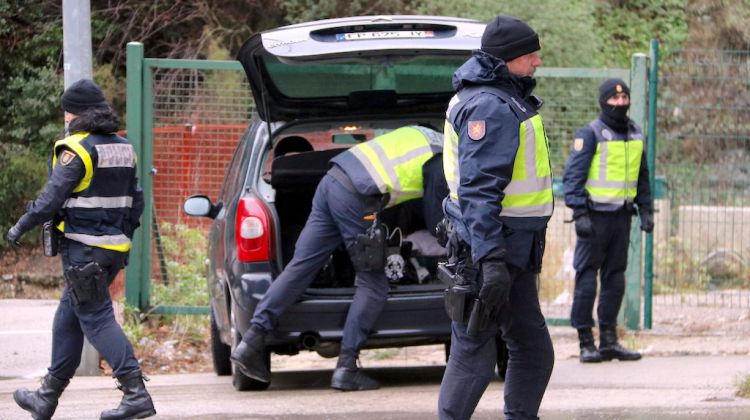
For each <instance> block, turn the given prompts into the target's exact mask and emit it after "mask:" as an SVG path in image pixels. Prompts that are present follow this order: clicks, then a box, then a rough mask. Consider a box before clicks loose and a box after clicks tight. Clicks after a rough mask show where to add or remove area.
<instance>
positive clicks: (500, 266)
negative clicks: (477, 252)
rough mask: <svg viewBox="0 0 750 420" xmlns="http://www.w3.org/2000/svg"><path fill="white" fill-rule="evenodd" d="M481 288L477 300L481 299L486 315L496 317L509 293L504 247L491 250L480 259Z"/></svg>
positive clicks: (506, 300) (508, 275)
mask: <svg viewBox="0 0 750 420" xmlns="http://www.w3.org/2000/svg"><path fill="white" fill-rule="evenodd" d="M481 269H482V288H481V289H479V300H481V301H482V303H483V306H484V310H485V313H486V315H487V316H488V317H489V318H491V319H497V316H498V315H499V314H500V310H501V309H502V308H503V306H504V305H505V304H506V303H507V302H508V296H509V295H510V286H511V281H510V273H508V267H506V266H505V249H501V250H495V251H492V252H491V253H490V254H489V255H487V256H486V257H484V258H483V259H482V261H481Z"/></svg>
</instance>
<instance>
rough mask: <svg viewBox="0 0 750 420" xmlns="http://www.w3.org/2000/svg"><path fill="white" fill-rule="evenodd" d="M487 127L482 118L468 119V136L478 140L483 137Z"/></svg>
mask: <svg viewBox="0 0 750 420" xmlns="http://www.w3.org/2000/svg"><path fill="white" fill-rule="evenodd" d="M486 132H487V127H486V124H485V122H484V120H477V121H469V138H470V139H472V140H474V141H479V140H482V139H483V138H484V135H485V133H486Z"/></svg>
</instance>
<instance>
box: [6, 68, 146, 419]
mask: <svg viewBox="0 0 750 420" xmlns="http://www.w3.org/2000/svg"><path fill="white" fill-rule="evenodd" d="M62 106H63V110H64V111H65V124H66V127H67V128H66V132H67V133H69V135H68V136H67V137H66V138H64V139H63V140H60V141H58V142H56V143H55V147H54V151H53V154H52V159H51V165H50V174H49V178H48V180H47V184H46V185H45V186H44V189H43V191H42V193H41V194H40V195H39V196H38V197H37V198H36V200H34V202H32V203H30V204H29V206H28V208H27V211H26V213H25V214H24V215H23V216H22V217H21V218H20V219H19V220H18V222H17V223H16V224H15V225H14V226H13V227H12V228H11V229H10V230H9V231H8V233H7V234H6V239H7V240H8V241H9V242H10V244H11V245H12V246H14V247H15V246H20V243H19V238H20V237H21V235H23V234H24V233H25V232H27V231H28V230H30V229H32V228H33V227H34V226H37V225H40V224H42V223H45V222H48V221H53V223H52V224H53V225H54V226H55V227H54V228H50V229H45V230H48V232H49V231H52V232H56V235H53V236H55V238H54V239H53V238H51V237H49V236H48V237H46V238H45V254H55V252H54V248H56V245H57V244H58V242H57V241H58V238H57V236H58V235H59V236H61V238H59V253H60V256H61V259H62V268H63V274H64V277H65V281H66V285H65V289H64V290H63V294H62V297H61V298H60V303H59V305H58V307H57V312H56V313H55V319H54V323H53V325H52V363H51V365H50V366H49V368H48V371H47V375H46V376H45V377H44V379H43V381H42V385H41V387H40V388H39V389H38V390H36V391H29V390H27V389H19V390H16V392H15V393H14V394H13V397H14V398H15V400H16V403H17V404H18V405H19V406H21V408H23V409H24V410H27V411H29V412H30V413H31V414H32V416H33V417H34V418H35V419H49V418H51V417H52V415H53V414H54V412H55V409H56V408H57V401H58V398H59V397H60V394H62V392H63V390H64V389H65V387H66V386H67V385H68V383H69V382H70V379H71V378H72V377H73V375H74V374H75V371H76V368H78V365H79V364H80V362H81V351H82V349H83V339H84V336H85V337H86V338H87V339H88V340H89V342H91V344H92V345H93V346H94V348H95V349H96V350H97V351H98V352H99V354H101V355H102V356H103V357H104V359H105V360H106V361H107V363H109V365H110V366H111V367H112V374H113V376H115V377H116V378H117V379H118V381H119V383H120V386H121V389H122V391H123V393H124V396H123V398H122V401H121V402H120V405H119V406H118V407H117V408H115V409H113V410H107V411H104V412H102V415H101V418H102V419H125V418H143V417H149V416H152V415H154V414H156V411H155V410H154V405H153V403H152V401H151V397H150V395H149V394H148V392H147V391H146V387H145V386H144V384H143V374H142V373H141V369H140V366H139V364H138V360H137V359H136V358H135V355H134V354H133V348H132V346H131V345H130V343H129V342H128V339H127V338H126V337H125V334H124V333H123V331H122V328H120V326H119V325H118V324H117V322H116V321H115V317H114V312H113V310H112V301H111V299H110V296H109V290H108V286H109V284H110V283H111V282H112V280H114V278H115V276H116V275H117V273H118V272H119V271H120V270H121V269H122V268H123V267H124V266H125V263H126V261H127V256H128V251H129V250H130V241H131V238H132V236H133V231H134V230H135V229H136V228H137V227H138V226H139V222H138V220H139V218H140V216H141V213H142V212H143V205H144V204H143V192H142V191H141V189H140V188H139V186H138V179H137V178H136V166H135V165H136V155H135V152H134V150H133V146H132V145H131V144H130V143H128V141H127V140H126V139H124V138H122V137H120V136H118V135H117V134H116V131H117V130H118V129H119V124H120V122H119V119H118V118H117V116H116V115H115V114H114V111H113V110H112V108H111V107H110V106H109V105H108V104H107V102H106V100H105V99H104V95H103V93H102V91H101V89H99V87H98V86H97V85H96V84H95V83H94V82H93V81H91V80H88V79H82V80H79V81H78V82H76V83H73V84H72V85H71V86H70V87H69V88H68V89H66V90H65V92H64V93H63V95H62ZM50 256H51V255H50Z"/></svg>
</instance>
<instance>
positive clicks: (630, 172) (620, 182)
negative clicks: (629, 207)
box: [585, 120, 643, 204]
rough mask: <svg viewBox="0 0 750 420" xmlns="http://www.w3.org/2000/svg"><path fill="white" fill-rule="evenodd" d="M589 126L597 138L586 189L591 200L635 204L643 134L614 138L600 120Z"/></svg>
mask: <svg viewBox="0 0 750 420" xmlns="http://www.w3.org/2000/svg"><path fill="white" fill-rule="evenodd" d="M590 127H591V128H592V129H593V130H594V135H595V136H596V139H597V145H596V152H595V153H594V156H593V158H592V159H591V166H590V167H589V173H588V179H587V181H586V186H585V189H586V192H588V194H589V198H590V200H591V201H593V202H595V203H603V204H623V203H625V202H632V201H633V200H634V199H635V196H636V195H637V193H638V175H639V174H640V168H641V157H642V156H643V139H642V136H641V133H640V132H632V133H629V134H628V136H627V138H622V136H615V135H614V133H613V132H612V131H611V130H609V128H607V126H606V125H604V124H603V123H601V122H600V121H599V120H596V121H594V122H592V123H591V124H590ZM617 137H620V138H617Z"/></svg>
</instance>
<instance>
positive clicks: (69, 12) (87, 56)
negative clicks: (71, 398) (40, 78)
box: [63, 0, 99, 376]
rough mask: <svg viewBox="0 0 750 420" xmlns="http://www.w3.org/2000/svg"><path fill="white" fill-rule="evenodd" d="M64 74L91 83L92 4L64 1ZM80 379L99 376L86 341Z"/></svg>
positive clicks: (94, 353) (95, 356)
mask: <svg viewBox="0 0 750 420" xmlns="http://www.w3.org/2000/svg"><path fill="white" fill-rule="evenodd" d="M63 72H64V78H65V87H66V88H67V87H68V86H70V85H72V84H73V83H75V82H77V81H79V80H81V79H91V78H92V75H93V74H94V72H93V67H92V64H91V4H90V3H89V0H63ZM76 375H82V376H95V375H99V353H98V352H97V351H96V349H94V346H92V345H91V343H89V340H88V339H86V338H84V343H83V351H82V352H81V364H80V365H79V366H78V370H76Z"/></svg>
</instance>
